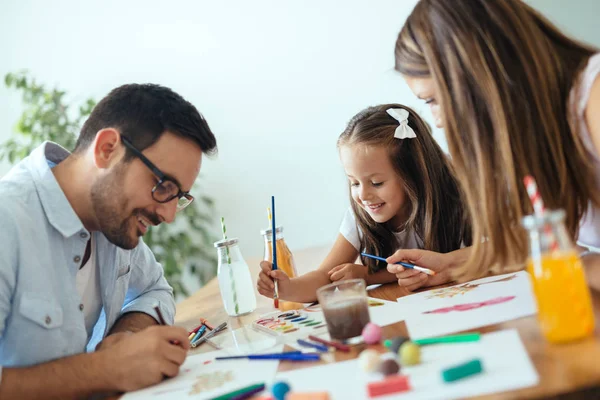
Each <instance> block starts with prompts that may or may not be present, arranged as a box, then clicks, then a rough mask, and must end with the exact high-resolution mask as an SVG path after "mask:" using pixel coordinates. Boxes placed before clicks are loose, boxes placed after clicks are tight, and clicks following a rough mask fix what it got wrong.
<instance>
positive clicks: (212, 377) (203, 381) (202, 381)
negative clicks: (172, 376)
mask: <svg viewBox="0 0 600 400" xmlns="http://www.w3.org/2000/svg"><path fill="white" fill-rule="evenodd" d="M229 382H233V372H232V371H213V372H210V373H207V374H202V375H199V376H198V377H197V378H196V381H195V382H194V383H193V385H192V389H191V390H190V392H189V393H188V394H189V395H190V396H193V395H196V394H199V393H202V392H206V391H209V390H213V389H218V388H220V387H221V386H223V385H225V384H227V383H229Z"/></svg>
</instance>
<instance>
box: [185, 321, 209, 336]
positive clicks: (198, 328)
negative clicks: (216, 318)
mask: <svg viewBox="0 0 600 400" xmlns="http://www.w3.org/2000/svg"><path fill="white" fill-rule="evenodd" d="M202 326H204V324H203V323H202V324H200V325H198V326H197V327H195V328H194V329H192V330H191V331H189V332H188V336H189V335H191V334H192V333H198V331H199V330H200V328H202ZM207 328H208V326H207Z"/></svg>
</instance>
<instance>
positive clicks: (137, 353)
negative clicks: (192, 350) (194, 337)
mask: <svg viewBox="0 0 600 400" xmlns="http://www.w3.org/2000/svg"><path fill="white" fill-rule="evenodd" d="M187 337H188V332H187V331H186V330H185V329H184V328H181V327H175V326H151V327H149V328H146V329H144V330H143V331H140V332H137V333H132V334H124V335H119V337H118V338H115V339H114V340H111V341H110V342H109V343H105V344H104V345H103V346H101V348H100V350H99V351H98V352H97V353H96V354H98V356H102V358H103V361H104V368H105V369H106V371H107V373H108V374H109V376H110V377H111V381H112V384H111V386H112V387H115V388H116V389H117V390H120V391H123V392H127V391H131V390H137V389H141V388H144V387H147V386H150V385H154V384H156V383H159V382H160V381H162V380H163V379H164V377H173V376H175V375H177V374H178V373H179V367H180V366H181V364H183V362H184V361H185V358H186V356H187V351H188V349H189V347H190V343H189V341H188V338H187ZM107 339H108V338H107ZM105 340H106V339H105ZM175 341H177V342H178V343H179V344H178V345H174V344H171V342H175Z"/></svg>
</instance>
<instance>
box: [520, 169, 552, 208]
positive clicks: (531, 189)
mask: <svg viewBox="0 0 600 400" xmlns="http://www.w3.org/2000/svg"><path fill="white" fill-rule="evenodd" d="M523 182H525V188H526V189H527V194H528V195H529V199H530V200H531V204H532V205H533V211H534V212H535V215H537V216H538V217H541V216H542V214H544V211H545V210H546V208H545V207H544V201H543V200H542V196H541V195H540V192H539V191H538V188H537V184H536V183H535V179H533V176H531V175H527V176H526V177H525V178H523Z"/></svg>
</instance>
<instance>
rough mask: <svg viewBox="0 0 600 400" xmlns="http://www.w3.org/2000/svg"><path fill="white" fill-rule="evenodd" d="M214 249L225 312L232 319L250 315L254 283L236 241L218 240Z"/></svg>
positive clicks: (253, 304) (254, 300)
mask: <svg viewBox="0 0 600 400" xmlns="http://www.w3.org/2000/svg"><path fill="white" fill-rule="evenodd" d="M215 247H216V248H217V256H218V259H219V268H218V270H217V277H218V279H219V288H220V289H221V298H222V299H223V305H224V306H225V311H226V312H227V314H229V315H230V316H232V317H237V316H240V315H244V314H248V313H251V312H252V311H254V310H255V309H256V295H255V294H254V282H253V281H252V277H251V276H250V270H249V269H248V264H246V261H244V258H243V257H242V253H241V251H240V247H239V246H238V239H237V238H231V239H223V240H219V241H218V242H215Z"/></svg>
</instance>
